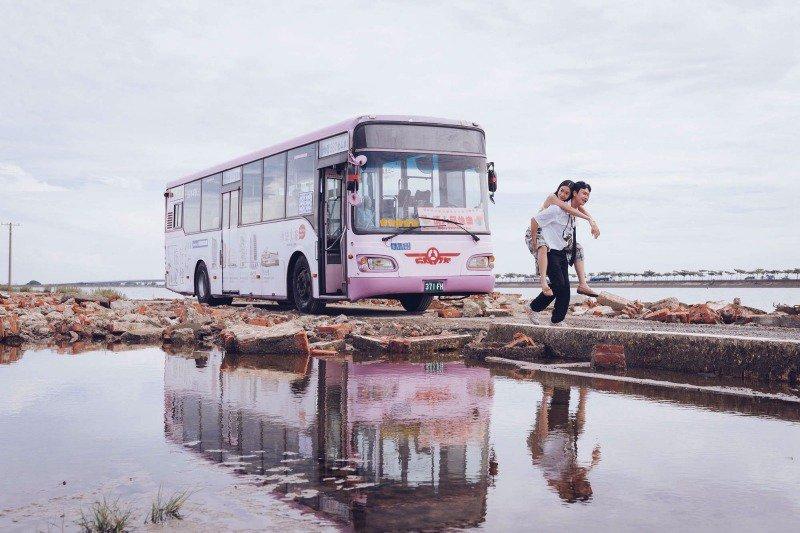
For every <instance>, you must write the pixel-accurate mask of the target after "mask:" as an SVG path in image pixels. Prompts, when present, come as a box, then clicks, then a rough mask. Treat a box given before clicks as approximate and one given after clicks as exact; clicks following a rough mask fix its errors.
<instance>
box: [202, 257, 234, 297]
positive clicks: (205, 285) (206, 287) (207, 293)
mask: <svg viewBox="0 0 800 533" xmlns="http://www.w3.org/2000/svg"><path fill="white" fill-rule="evenodd" d="M194 294H195V295H196V296H197V301H198V302H200V303H201V304H207V305H230V304H231V303H232V302H233V298H231V297H222V298H215V297H214V296H212V295H211V283H210V282H209V281H208V270H206V266H205V265H204V264H202V263H201V264H200V265H199V266H198V267H197V272H196V273H195V275H194Z"/></svg>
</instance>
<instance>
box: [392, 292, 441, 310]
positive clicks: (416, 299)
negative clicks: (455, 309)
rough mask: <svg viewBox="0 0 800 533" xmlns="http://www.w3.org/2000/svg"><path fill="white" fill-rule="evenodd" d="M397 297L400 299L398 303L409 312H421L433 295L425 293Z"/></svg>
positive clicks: (429, 303) (429, 302)
mask: <svg viewBox="0 0 800 533" xmlns="http://www.w3.org/2000/svg"><path fill="white" fill-rule="evenodd" d="M398 299H399V300H400V304H401V305H402V306H403V309H405V310H406V311H408V312H409V313H421V312H423V311H425V310H426V309H427V308H428V306H429V305H431V302H432V301H433V296H429V295H426V294H407V295H406V296H401V297H400V298H398Z"/></svg>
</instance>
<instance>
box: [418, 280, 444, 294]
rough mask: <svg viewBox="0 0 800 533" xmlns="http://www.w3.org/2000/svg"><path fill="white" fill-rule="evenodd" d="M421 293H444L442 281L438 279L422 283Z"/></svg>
mask: <svg viewBox="0 0 800 533" xmlns="http://www.w3.org/2000/svg"><path fill="white" fill-rule="evenodd" d="M422 292H432V293H436V292H444V281H443V280H440V279H438V280H427V281H424V282H423V286H422Z"/></svg>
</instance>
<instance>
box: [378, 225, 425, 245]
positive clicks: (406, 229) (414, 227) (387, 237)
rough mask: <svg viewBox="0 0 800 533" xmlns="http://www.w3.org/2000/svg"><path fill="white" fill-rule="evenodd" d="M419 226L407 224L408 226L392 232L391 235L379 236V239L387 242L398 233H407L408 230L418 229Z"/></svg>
mask: <svg viewBox="0 0 800 533" xmlns="http://www.w3.org/2000/svg"><path fill="white" fill-rule="evenodd" d="M419 228H420V227H419V226H409V227H407V228H405V229H404V230H401V231H398V232H397V233H392V234H391V235H387V236H386V237H383V238H381V240H382V241H383V242H389V241H390V240H392V239H394V238H395V237H397V236H398V235H402V234H404V233H408V232H410V231H412V230H415V229H419Z"/></svg>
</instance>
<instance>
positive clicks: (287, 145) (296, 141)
mask: <svg viewBox="0 0 800 533" xmlns="http://www.w3.org/2000/svg"><path fill="white" fill-rule="evenodd" d="M364 122H412V123H422V124H440V125H442V126H462V127H469V128H478V129H481V128H480V125H479V124H478V123H477V122H470V121H467V120H453V119H448V118H435V117H423V116H415V115H361V116H358V117H354V118H350V119H347V120H343V121H342V122H337V123H336V124H333V125H331V126H328V127H325V128H322V129H318V130H316V131H312V132H311V133H307V134H305V135H301V136H299V137H295V138H293V139H289V140H288V141H283V142H281V143H278V144H273V145H272V146H268V147H266V148H262V149H261V150H256V151H255V152H250V153H249V154H245V155H243V156H241V157H236V158H234V159H230V160H228V161H225V162H224V163H220V164H219V165H214V166H212V167H209V168H206V169H204V170H201V171H199V172H194V173H192V174H187V175H186V176H183V177H182V178H179V179H176V180H173V181H170V182H169V183H167V188H168V189H170V188H172V187H177V186H178V185H183V184H184V183H188V182H190V181H194V180H196V179H199V178H204V177H206V176H211V175H212V174H217V173H219V172H223V171H225V170H228V169H231V168H235V167H238V166H239V165H244V164H247V163H250V162H251V161H256V160H258V159H262V158H264V157H269V156H271V155H274V154H278V153H281V152H283V151H285V150H291V149H292V148H296V147H298V146H304V145H306V144H309V143H312V142H315V141H319V140H321V139H325V138H327V137H331V136H333V135H336V134H338V133H343V132H345V131H347V132H350V131H353V129H355V127H356V126H358V125H359V124H361V123H364Z"/></svg>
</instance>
